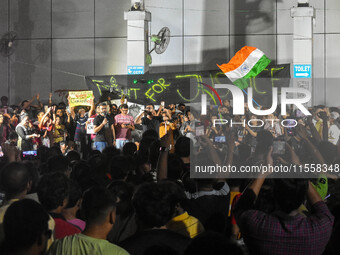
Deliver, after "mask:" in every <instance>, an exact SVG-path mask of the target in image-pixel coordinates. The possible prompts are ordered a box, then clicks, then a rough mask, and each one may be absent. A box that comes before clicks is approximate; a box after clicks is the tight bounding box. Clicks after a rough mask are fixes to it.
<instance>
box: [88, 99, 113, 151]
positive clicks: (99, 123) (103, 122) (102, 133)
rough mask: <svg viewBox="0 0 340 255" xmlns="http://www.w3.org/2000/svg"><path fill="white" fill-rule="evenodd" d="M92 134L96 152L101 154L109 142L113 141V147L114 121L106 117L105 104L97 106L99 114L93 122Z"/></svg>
mask: <svg viewBox="0 0 340 255" xmlns="http://www.w3.org/2000/svg"><path fill="white" fill-rule="evenodd" d="M93 125H94V132H95V133H96V137H95V139H94V145H95V147H96V149H97V150H99V151H100V152H102V151H103V150H104V149H105V148H106V147H107V145H108V144H109V143H110V141H111V140H112V139H113V145H115V142H116V134H115V129H114V120H113V118H112V117H110V116H109V115H107V105H106V104H105V103H101V104H99V114H98V115H97V116H96V118H95V119H94V120H93Z"/></svg>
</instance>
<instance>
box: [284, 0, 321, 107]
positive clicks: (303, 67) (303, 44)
mask: <svg viewBox="0 0 340 255" xmlns="http://www.w3.org/2000/svg"><path fill="white" fill-rule="evenodd" d="M308 2H309V0H298V7H293V8H291V9H290V13H291V17H292V18H293V19H294V36H293V48H294V50H293V77H294V79H293V84H294V85H293V86H294V87H299V88H305V89H307V90H309V91H310V92H311V94H312V99H311V100H310V101H309V103H307V104H306V106H312V104H313V101H314V97H313V79H312V78H313V18H314V17H315V9H314V7H311V6H309V3H308ZM297 96H298V97H299V96H301V95H299V94H298V95H297Z"/></svg>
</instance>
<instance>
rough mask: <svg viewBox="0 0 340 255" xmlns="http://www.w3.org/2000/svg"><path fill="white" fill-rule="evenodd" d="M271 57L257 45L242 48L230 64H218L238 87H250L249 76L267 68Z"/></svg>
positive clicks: (253, 75)
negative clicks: (256, 46)
mask: <svg viewBox="0 0 340 255" xmlns="http://www.w3.org/2000/svg"><path fill="white" fill-rule="evenodd" d="M270 61H271V60H270V59H269V58H267V57H266V55H264V53H263V52H262V51H260V50H259V49H257V48H255V47H249V46H245V47H243V48H242V49H240V50H239V51H238V52H237V53H236V54H235V56H234V57H233V58H232V59H231V60H230V61H229V63H228V64H222V65H217V66H218V67H219V68H220V69H221V70H222V72H223V73H224V74H225V75H226V76H227V77H228V78H229V80H231V81H232V82H233V83H234V84H235V85H236V86H237V87H239V88H240V89H244V88H247V87H248V78H251V77H255V76H257V75H258V74H259V73H261V72H262V71H263V69H265V68H266V67H267V66H268V65H269V63H270Z"/></svg>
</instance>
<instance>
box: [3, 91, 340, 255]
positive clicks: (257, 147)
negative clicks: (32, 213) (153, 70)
mask: <svg viewBox="0 0 340 255" xmlns="http://www.w3.org/2000/svg"><path fill="white" fill-rule="evenodd" d="M38 98H39V96H38ZM50 98H51V100H50V102H49V105H48V107H47V105H46V107H44V108H45V109H46V110H44V109H43V106H41V105H40V104H39V102H38V104H39V105H38V104H37V108H35V107H34V106H33V107H30V106H31V105H32V104H33V101H34V100H35V99H36V96H35V97H34V98H33V99H32V100H31V102H24V103H23V108H24V110H23V109H22V108H20V107H17V106H13V105H12V106H8V103H7V102H6V100H5V101H4V103H3V106H4V107H3V109H5V110H6V111H7V113H5V114H3V116H4V122H1V120H0V123H1V124H0V131H2V134H4V129H7V130H8V131H5V133H6V135H5V136H6V140H3V141H2V142H3V143H2V144H1V146H2V151H3V152H4V157H1V158H0V173H1V180H0V181H1V183H2V185H0V203H1V201H2V200H3V199H2V198H3V197H4V196H5V197H4V200H5V201H4V205H3V206H2V207H1V208H0V212H3V213H5V212H6V211H7V209H8V208H9V206H10V205H11V204H14V203H15V201H16V200H22V199H23V198H24V197H26V198H27V193H28V192H29V190H31V191H30V193H32V194H29V197H30V198H32V199H37V198H35V196H34V194H35V193H36V192H37V194H38V199H37V200H39V201H40V203H41V205H42V206H43V208H44V209H45V210H46V211H47V212H48V213H49V215H51V216H52V217H53V219H52V217H50V219H49V221H48V226H49V227H48V229H50V230H53V234H52V236H51V238H50V239H49V240H48V243H47V246H48V247H49V246H50V245H51V244H52V241H53V240H54V239H52V238H54V237H55V238H56V239H58V241H56V242H54V244H53V246H52V248H51V249H50V251H49V254H96V252H97V253H98V254H106V253H107V254H111V253H113V254H116V253H117V254H127V252H130V254H147V255H152V254H157V255H158V254H164V255H166V254H176V255H177V254H208V253H209V254H229V253H233V254H244V251H243V250H248V254H259V253H261V254H322V253H323V254H326V255H328V254H337V250H338V249H337V247H338V244H337V240H338V239H339V238H338V236H339V234H338V232H339V231H338V230H339V226H340V221H339V219H340V214H339V212H340V209H339V208H340V206H339V202H338V201H340V200H339V199H340V195H339V194H340V193H339V187H340V186H339V180H338V176H339V174H338V172H339V171H338V169H339V164H338V163H339V162H340V147H339V145H340V144H339V128H338V124H339V123H338V121H339V112H340V110H339V108H338V107H331V108H328V107H325V106H323V105H319V106H315V107H312V108H309V109H308V110H309V111H310V112H311V113H312V114H313V117H314V120H313V119H312V118H311V116H305V117H304V116H301V113H300V112H298V111H297V110H293V109H292V108H288V111H287V114H286V115H285V116H281V115H280V112H279V111H276V112H274V113H273V114H270V115H266V116H255V115H253V114H252V113H251V112H250V111H249V108H248V105H247V103H245V104H244V108H245V113H246V114H245V115H242V116H237V115H236V116H234V115H233V108H232V107H231V106H230V101H229V99H228V98H225V97H223V98H222V100H223V105H221V106H214V105H211V106H209V107H207V112H206V113H207V114H206V115H200V114H199V113H198V112H197V111H196V110H195V105H193V104H188V105H187V107H186V106H185V105H184V104H179V105H178V107H177V109H176V104H175V103H178V102H171V101H170V99H169V102H167V106H166V107H163V105H162V103H160V105H159V106H157V105H154V104H153V103H150V102H147V103H146V104H145V109H143V106H138V105H137V106H133V108H134V109H138V112H139V107H140V110H142V113H141V114H139V116H136V117H132V116H131V115H130V114H129V107H128V105H127V104H126V100H124V99H125V98H124V99H122V100H121V103H120V105H119V104H118V106H117V105H115V104H111V101H110V100H108V101H107V102H105V101H100V102H96V103H97V108H96V112H95V111H94V105H95V104H93V106H92V107H91V109H90V111H89V112H88V113H86V111H87V110H86V109H87V108H86V106H83V105H79V106H76V107H75V108H74V107H70V105H66V104H65V103H63V102H54V104H52V95H50ZM101 99H103V100H105V97H104V96H103V97H102V98H101ZM155 104H156V103H155ZM189 107H190V108H189ZM107 108H109V109H107ZM67 109H69V111H68V110H67ZM263 109H265V107H263V108H262V110H263ZM22 110H23V111H22ZM2 112H3V110H2V109H0V116H1V113H2ZM20 112H22V113H23V114H22V115H21V116H20V114H19V113H20ZM76 112H77V114H76ZM134 112H136V111H134ZM27 113H28V114H31V115H32V117H33V116H34V117H35V116H37V117H38V120H37V121H35V119H30V118H29V116H27ZM132 113H133V112H132ZM183 113H184V114H183ZM89 116H90V117H93V118H95V119H96V120H95V121H94V126H95V129H96V130H95V131H96V134H94V135H93V136H92V141H91V139H88V138H89V137H90V135H87V134H86V127H87V125H88V124H89V123H88V117H89ZM220 118H222V120H223V121H222V120H221V119H220ZM19 119H20V122H19V124H18V123H17V122H18V120H19ZM289 119H293V120H296V122H298V125H297V126H296V127H290V128H283V127H282V125H281V124H282V120H285V122H286V124H287V123H289V121H287V120H289ZM225 120H227V121H228V123H224V122H226V121H225ZM106 121H107V123H104V122H106ZM231 121H234V122H237V123H238V124H233V125H231ZM272 121H273V124H272ZM214 123H215V124H216V125H215V126H214V125H213V124H214ZM219 123H220V124H219ZM243 123H244V125H243ZM38 125H40V126H41V128H42V130H41V131H39V130H38V129H37V126H38ZM106 125H107V126H106ZM1 127H3V129H1ZM137 129H139V130H138V133H140V135H138V136H137V135H132V134H131V133H132V131H134V130H137ZM14 130H15V132H11V131H14ZM142 130H143V131H142ZM39 134H40V135H41V136H45V138H46V139H47V138H48V139H49V141H52V142H51V143H50V148H48V147H46V146H42V141H41V140H40V137H39ZM51 135H52V136H51ZM115 135H116V139H117V140H116V144H115V143H114V138H115ZM0 137H4V136H3V135H2V136H1V134H0ZM17 137H18V138H19V139H18V140H19V141H17ZM73 138H74V139H73ZM53 143H55V146H51V145H52V144H53ZM76 144H77V145H78V146H77V145H76ZM278 144H279V145H280V146H278ZM282 144H283V146H282ZM17 145H18V146H17ZM271 146H274V147H275V148H274V149H275V150H274V149H273V153H272V154H273V155H272V156H273V160H272V161H273V162H272V165H273V166H276V167H287V166H289V167H291V168H292V169H299V170H300V169H304V168H301V167H302V166H304V167H305V168H309V169H311V170H313V168H314V169H315V173H317V174H310V173H308V180H307V179H302V178H296V179H292V178H294V177H295V176H294V175H293V176H292V178H291V177H289V178H278V179H275V180H273V179H272V177H273V178H274V177H277V176H276V175H275V174H273V175H271V176H270V175H269V176H268V178H267V177H266V178H264V177H263V176H262V177H261V176H260V177H259V176H258V173H244V175H242V177H241V178H243V177H244V178H247V179H239V178H240V176H239V175H238V174H239V172H240V170H241V169H242V168H245V167H258V169H263V167H265V166H267V165H268V159H270V160H271V158H270V156H269V154H268V152H269V149H270V148H271ZM77 149H78V152H77ZM94 149H96V150H94ZM35 150H36V151H37V152H36V153H37V157H34V156H32V157H25V158H24V159H25V166H28V168H27V169H28V175H27V174H25V173H27V171H26V170H27V169H26V170H23V169H25V168H24V167H23V166H22V165H21V164H20V163H17V164H19V165H13V164H14V163H11V164H10V165H8V166H5V167H3V166H4V165H5V164H6V163H7V162H9V161H10V162H14V161H19V162H20V161H21V158H20V156H21V154H22V151H26V152H25V154H27V153H28V152H27V151H31V152H29V153H31V154H32V155H35V154H34V153H35ZM274 151H275V153H274ZM79 152H82V153H79ZM279 152H280V153H279ZM65 155H66V156H65ZM200 163H204V164H205V165H210V166H217V165H223V166H225V167H234V168H235V169H236V171H235V172H233V173H229V175H228V174H226V175H225V174H224V173H223V175H222V174H221V175H218V174H215V173H210V174H208V176H199V177H207V178H195V179H194V178H192V174H193V172H192V171H193V170H194V168H193V167H195V166H200V165H202V164H200ZM269 163H270V162H269ZM326 168H327V170H328V171H325V169H326ZM321 170H322V171H323V174H322V175H320V174H319V172H317V171H321ZM25 171H26V172H25ZM337 171H338V172H337ZM283 177H286V176H283ZM296 177H300V176H296ZM304 177H306V178H307V176H304ZM69 178H70V179H71V180H70V179H69ZM235 178H236V179H235ZM263 179H265V181H263ZM262 181H263V184H261V185H258V184H259V183H260V182H262ZM76 183H78V184H79V185H78V184H76ZM254 183H255V184H256V186H254V185H255V184H254ZM309 183H312V184H309ZM17 185H18V186H17ZM313 186H314V187H315V189H316V192H317V193H319V194H320V197H321V199H320V198H319V197H317V195H316V193H315V192H314V188H313ZM11 187H12V188H11ZM13 187H17V188H15V189H14V188H13ZM18 187H19V188H18ZM87 190H88V191H87ZM84 192H85V195H83V193H84ZM11 194H12V195H11ZM305 197H307V198H308V200H309V202H306V201H305ZM313 201H314V202H313ZM33 207H34V206H33ZM115 208H117V209H115ZM330 212H331V213H332V214H333V215H334V226H333V227H332V223H333V216H332V215H331V213H330ZM9 213H10V212H9ZM11 214H12V213H11ZM27 215H29V214H27ZM11 217H12V219H15V217H17V214H16V213H15V215H14V216H13V215H11ZM18 217H20V219H17V221H18V224H19V223H20V224H23V225H24V223H22V222H29V220H28V219H26V218H25V216H18ZM42 218H43V217H42ZM32 220H35V218H34V217H33V218H32ZM12 223H13V222H12ZM12 223H11V224H12ZM38 225H39V224H38V223H37V226H38ZM0 226H1V225H0ZM11 226H13V229H16V228H17V225H13V224H12V225H11ZM0 229H1V228H0ZM18 229H19V228H18ZM41 229H44V231H43V232H44V233H43V232H39V231H40V230H39V231H38V232H36V233H39V235H40V233H43V234H41V240H42V242H39V241H40V240H38V239H36V238H35V236H36V235H34V234H32V239H31V242H30V243H29V244H28V245H27V246H25V247H26V251H28V252H29V251H31V248H30V247H33V249H35V250H36V251H39V252H41V253H43V252H44V250H45V248H44V247H45V239H46V238H48V236H49V231H48V230H47V229H46V228H45V227H44V228H41ZM31 230H33V229H31ZM45 230H46V231H45ZM13 231H14V230H13ZM27 231H29V230H27ZM81 231H83V232H82V234H80V232H81ZM45 232H46V233H45ZM216 232H217V233H216ZM13 233H14V232H11V233H10V234H9V236H8V237H6V236H5V238H6V240H9V244H10V242H12V241H10V240H13ZM25 233H26V232H25ZM27 233H28V232H27ZM0 234H1V233H0ZM44 235H45V236H44ZM2 236H3V233H2ZM3 238H4V237H3ZM20 238H21V237H20ZM191 239H192V240H191ZM213 239H214V240H213ZM25 240H26V239H25ZM37 240H38V242H37ZM106 240H108V241H106ZM232 240H236V241H237V243H238V244H240V245H241V246H242V249H240V247H239V246H238V245H236V244H235V243H234V242H233V241H232ZM329 240H330V242H328V241H329ZM113 244H115V245H113ZM117 245H120V246H122V247H124V248H125V249H126V250H127V252H126V251H125V250H123V249H122V248H120V247H118V246H117ZM22 247H23V246H21V245H18V247H17V248H18V249H21V248H22ZM91 247H92V248H91ZM2 248H4V249H5V250H1V252H2V251H6V252H7V253H8V252H12V253H14V252H15V251H14V250H13V248H14V247H13V246H6V245H3V246H2ZM1 254H2V253H1ZM4 254H6V253H4Z"/></svg>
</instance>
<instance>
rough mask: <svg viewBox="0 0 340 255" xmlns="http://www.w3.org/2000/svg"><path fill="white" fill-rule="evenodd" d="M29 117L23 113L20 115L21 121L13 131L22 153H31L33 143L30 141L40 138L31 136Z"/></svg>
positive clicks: (37, 135)
mask: <svg viewBox="0 0 340 255" xmlns="http://www.w3.org/2000/svg"><path fill="white" fill-rule="evenodd" d="M29 121H30V118H29V116H28V115H27V114H26V113H24V114H22V115H21V121H20V123H19V124H18V125H17V126H16V128H15V131H16V132H17V134H18V136H19V140H18V147H19V148H20V149H21V150H22V151H31V150H33V142H32V139H34V138H36V137H40V135H39V134H33V130H32V124H30V122H29Z"/></svg>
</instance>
